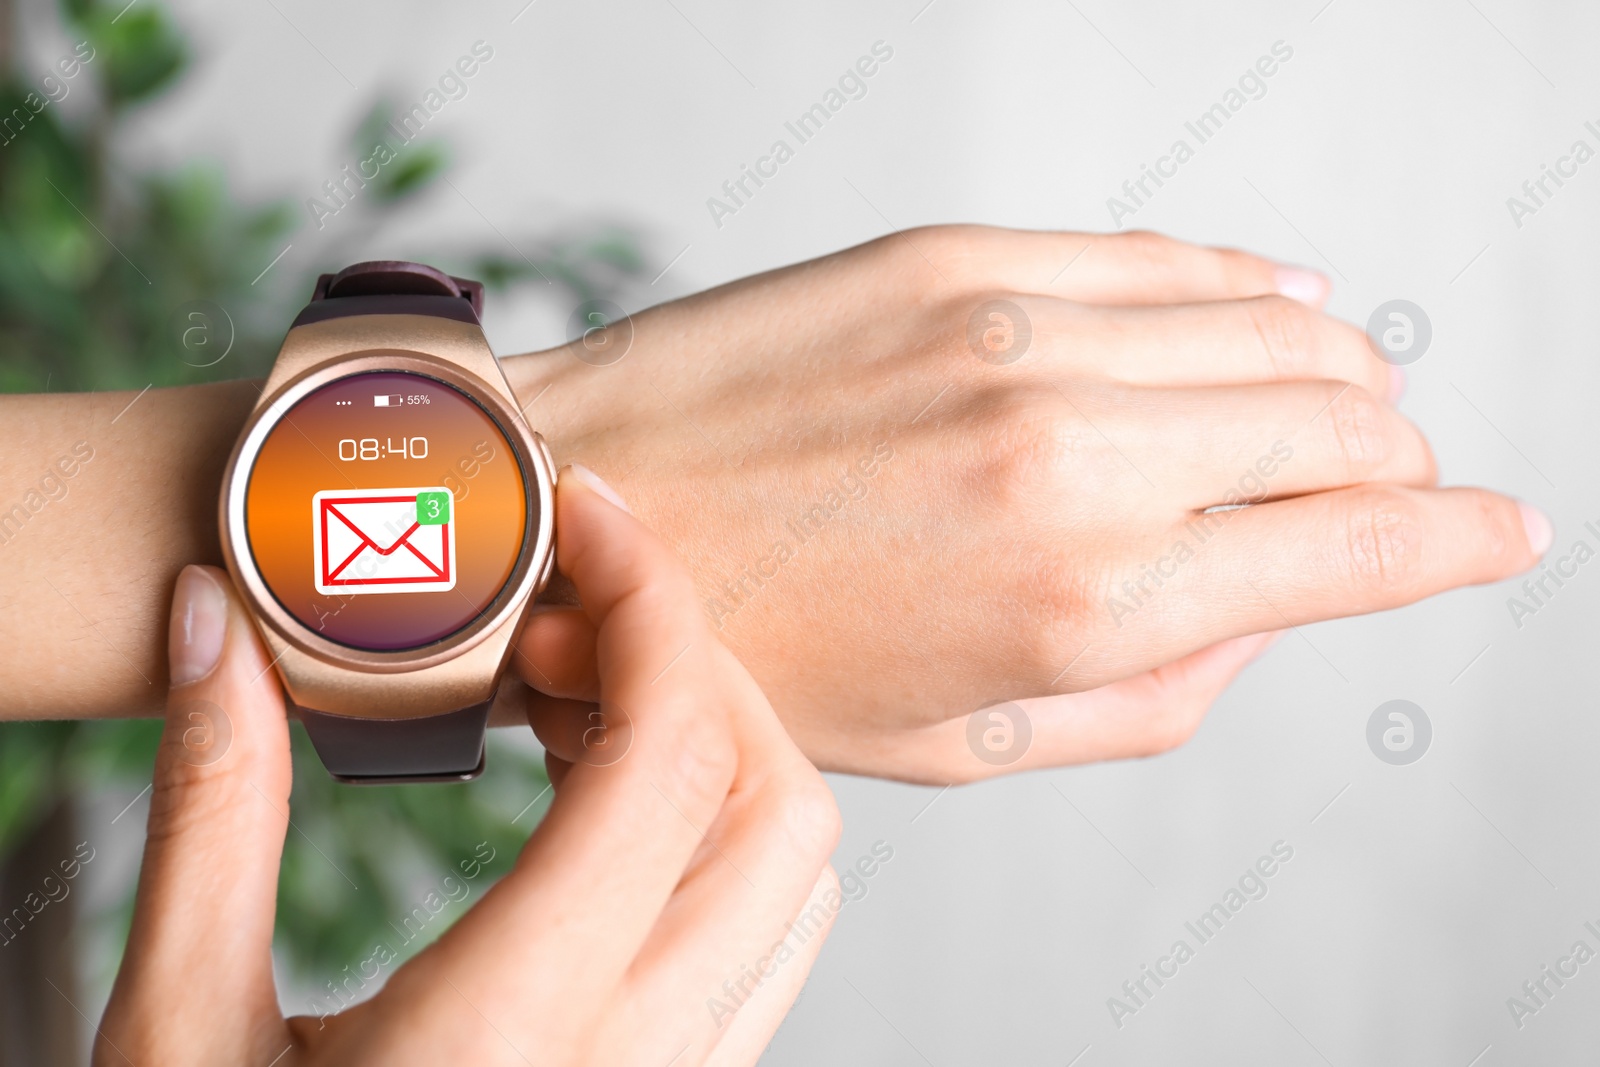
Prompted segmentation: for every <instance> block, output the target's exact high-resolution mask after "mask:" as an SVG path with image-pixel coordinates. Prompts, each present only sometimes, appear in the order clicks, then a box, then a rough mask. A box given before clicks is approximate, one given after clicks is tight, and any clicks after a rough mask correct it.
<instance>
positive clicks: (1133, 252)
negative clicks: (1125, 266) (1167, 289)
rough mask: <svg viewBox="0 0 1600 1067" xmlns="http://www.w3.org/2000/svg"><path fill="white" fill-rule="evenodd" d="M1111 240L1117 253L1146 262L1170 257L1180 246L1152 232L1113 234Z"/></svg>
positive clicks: (1179, 243) (1132, 231) (1166, 237)
mask: <svg viewBox="0 0 1600 1067" xmlns="http://www.w3.org/2000/svg"><path fill="white" fill-rule="evenodd" d="M1111 239H1112V240H1113V241H1115V242H1116V244H1117V251H1119V252H1121V253H1122V254H1124V255H1126V256H1128V257H1129V258H1131V259H1135V260H1142V261H1147V262H1148V261H1155V260H1162V259H1166V258H1168V257H1170V256H1171V255H1172V253H1173V251H1174V250H1175V249H1177V248H1178V247H1179V246H1180V245H1181V244H1182V242H1180V241H1175V240H1173V239H1172V238H1171V237H1168V236H1166V235H1165V234H1160V233H1156V232H1155V231H1153V230H1129V231H1128V232H1126V233H1119V234H1115V235H1114V236H1112V238H1111Z"/></svg>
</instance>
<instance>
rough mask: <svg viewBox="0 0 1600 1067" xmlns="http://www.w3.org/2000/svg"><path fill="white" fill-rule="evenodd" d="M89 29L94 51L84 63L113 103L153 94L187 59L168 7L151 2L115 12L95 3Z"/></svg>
mask: <svg viewBox="0 0 1600 1067" xmlns="http://www.w3.org/2000/svg"><path fill="white" fill-rule="evenodd" d="M89 34H90V41H91V43H92V44H93V45H94V49H95V57H94V59H93V60H91V61H90V63H89V64H88V67H89V69H91V70H93V71H95V72H96V73H97V74H98V75H99V77H100V82H101V84H102V85H104V86H105V92H106V97H107V103H109V104H110V105H111V106H112V107H121V106H126V105H128V104H132V103H136V102H138V101H140V100H143V99H144V98H146V97H148V96H152V95H154V94H155V93H156V92H158V91H160V90H161V89H162V88H164V87H165V86H166V85H167V84H168V83H169V82H171V81H172V80H173V79H174V78H175V77H177V75H178V73H179V72H180V71H181V70H182V69H183V67H184V64H185V63H186V62H187V59H188V56H187V50H186V49H185V47H184V43H183V39H182V38H181V37H180V36H179V35H178V31H177V30H176V28H175V27H174V26H173V25H172V23H171V22H170V21H169V20H168V19H167V15H166V13H165V12H164V11H162V10H161V9H160V8H158V7H155V6H153V5H150V4H145V5H142V6H140V7H137V8H133V9H125V10H124V11H123V12H122V13H121V14H120V15H119V16H112V15H110V14H108V13H107V12H106V11H105V10H104V9H98V10H97V11H96V12H95V15H94V17H93V19H92V20H91V22H90V30H89Z"/></svg>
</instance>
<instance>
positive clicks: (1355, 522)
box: [1344, 491, 1423, 597]
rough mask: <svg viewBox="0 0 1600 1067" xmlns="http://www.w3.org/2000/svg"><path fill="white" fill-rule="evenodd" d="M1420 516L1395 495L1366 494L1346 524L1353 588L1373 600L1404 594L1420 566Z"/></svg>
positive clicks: (1349, 570)
mask: <svg viewBox="0 0 1600 1067" xmlns="http://www.w3.org/2000/svg"><path fill="white" fill-rule="evenodd" d="M1422 548H1423V525H1422V517H1421V516H1420V515H1419V514H1418V512H1417V508H1416V506H1415V505H1414V504H1412V503H1411V501H1409V500H1407V499H1405V498H1404V497H1402V496H1400V495H1399V494H1398V493H1393V492H1388V491H1380V492H1373V493H1371V494H1368V497H1367V499H1366V500H1365V501H1363V502H1362V504H1361V506H1359V507H1357V508H1356V509H1355V510H1354V511H1353V512H1352V513H1351V515H1350V516H1349V518H1348V520H1347V521H1346V525H1345V545H1344V552H1345V560H1344V564H1345V569H1346V572H1347V574H1348V577H1349V579H1350V581H1351V582H1352V583H1353V585H1354V587H1355V588H1356V589H1357V590H1359V591H1361V592H1363V593H1365V594H1367V595H1368V596H1372V597H1384V596H1386V595H1392V594H1403V593H1405V592H1406V591H1407V590H1409V589H1410V588H1412V587H1413V586H1414V585H1415V584H1416V581H1417V576H1418V571H1419V570H1420V566H1421V563H1422Z"/></svg>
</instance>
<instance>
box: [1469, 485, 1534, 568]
mask: <svg viewBox="0 0 1600 1067" xmlns="http://www.w3.org/2000/svg"><path fill="white" fill-rule="evenodd" d="M1464 492H1466V493H1467V494H1468V499H1469V500H1471V501H1472V504H1473V507H1474V510H1475V512H1476V514H1475V516H1474V517H1475V518H1476V519H1477V520H1478V522H1477V524H1476V525H1477V528H1478V530H1479V531H1481V532H1480V533H1479V546H1480V550H1481V552H1482V554H1483V557H1484V559H1485V561H1486V562H1488V563H1489V564H1490V567H1489V572H1490V573H1493V574H1498V573H1500V571H1502V570H1503V569H1504V565H1505V564H1506V563H1508V562H1509V563H1520V562H1521V561H1522V560H1523V558H1524V556H1525V554H1526V551H1527V550H1526V548H1525V547H1524V546H1525V545H1527V534H1526V533H1525V532H1524V531H1523V526H1522V514H1521V512H1520V511H1519V510H1518V509H1517V505H1516V504H1514V503H1512V502H1511V501H1510V500H1508V499H1506V498H1505V497H1503V496H1500V495H1498V494H1496V493H1490V492H1486V491H1484V490H1482V489H1467V490H1464Z"/></svg>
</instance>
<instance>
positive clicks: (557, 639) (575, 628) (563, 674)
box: [512, 604, 600, 700]
mask: <svg viewBox="0 0 1600 1067" xmlns="http://www.w3.org/2000/svg"><path fill="white" fill-rule="evenodd" d="M512 667H513V669H515V670H516V672H517V674H518V675H519V676H520V677H521V678H522V680H523V681H525V682H527V683H528V684H529V685H531V686H532V687H533V688H535V689H537V690H538V691H539V692H541V693H544V694H546V695H547V696H553V697H567V698H570V699H573V700H595V699H598V697H599V693H600V673H599V669H598V668H597V666H596V664H595V625H594V623H593V622H591V621H590V620H589V616H588V615H586V614H584V611H583V609H582V608H569V607H563V606H558V605H555V604H550V605H540V606H539V611H538V612H536V613H535V614H533V615H532V616H530V617H529V618H528V621H527V622H526V623H524V624H523V627H522V633H521V634H520V635H519V636H518V638H517V655H516V657H515V658H513V660H512Z"/></svg>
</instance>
